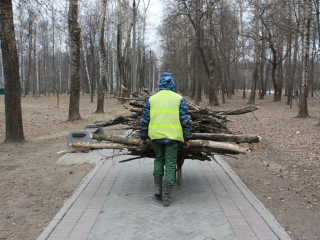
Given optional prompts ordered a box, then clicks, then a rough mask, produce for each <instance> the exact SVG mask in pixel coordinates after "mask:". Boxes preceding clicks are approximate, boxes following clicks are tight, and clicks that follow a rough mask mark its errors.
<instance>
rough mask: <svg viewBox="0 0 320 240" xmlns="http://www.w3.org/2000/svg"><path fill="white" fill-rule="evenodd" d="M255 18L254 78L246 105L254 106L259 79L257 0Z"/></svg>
mask: <svg viewBox="0 0 320 240" xmlns="http://www.w3.org/2000/svg"><path fill="white" fill-rule="evenodd" d="M254 5H255V16H254V22H255V26H254V27H255V30H254V31H255V44H254V48H255V65H256V66H255V71H256V73H254V76H253V78H252V85H251V93H250V99H249V102H248V104H254V103H255V97H256V82H257V80H258V79H259V73H258V67H259V58H260V54H259V53H260V51H259V0H255V2H254Z"/></svg>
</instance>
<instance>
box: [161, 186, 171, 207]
mask: <svg viewBox="0 0 320 240" xmlns="http://www.w3.org/2000/svg"><path fill="white" fill-rule="evenodd" d="M171 190H172V186H168V185H164V186H163V191H162V204H163V206H165V207H167V206H170V203H171Z"/></svg>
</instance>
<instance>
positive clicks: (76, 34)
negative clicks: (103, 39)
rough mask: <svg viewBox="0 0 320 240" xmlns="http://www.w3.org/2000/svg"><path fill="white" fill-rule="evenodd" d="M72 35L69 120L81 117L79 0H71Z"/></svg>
mask: <svg viewBox="0 0 320 240" xmlns="http://www.w3.org/2000/svg"><path fill="white" fill-rule="evenodd" d="M68 27H69V37H70V58H71V59H70V76H71V77H70V78H71V90H70V102H69V117H68V121H74V120H78V119H81V117H80V113H79V105H80V32H81V29H80V28H79V24H78V0H70V2H69V13H68Z"/></svg>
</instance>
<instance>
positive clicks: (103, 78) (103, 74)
mask: <svg viewBox="0 0 320 240" xmlns="http://www.w3.org/2000/svg"><path fill="white" fill-rule="evenodd" d="M101 3H102V5H101V15H100V21H99V50H100V81H99V82H100V84H99V85H100V86H99V92H98V100H97V110H96V111H95V113H103V112H104V92H105V89H106V84H107V74H108V73H107V52H106V48H105V45H104V23H105V20H106V11H107V0H102V2H101Z"/></svg>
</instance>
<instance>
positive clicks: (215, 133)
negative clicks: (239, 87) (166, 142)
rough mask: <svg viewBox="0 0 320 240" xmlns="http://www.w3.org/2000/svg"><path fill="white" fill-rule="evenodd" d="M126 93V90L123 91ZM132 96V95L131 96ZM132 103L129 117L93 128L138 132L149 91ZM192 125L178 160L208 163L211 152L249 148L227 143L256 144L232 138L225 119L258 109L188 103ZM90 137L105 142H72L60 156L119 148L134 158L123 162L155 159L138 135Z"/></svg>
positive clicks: (250, 137) (256, 138) (256, 139)
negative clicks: (220, 108)
mask: <svg viewBox="0 0 320 240" xmlns="http://www.w3.org/2000/svg"><path fill="white" fill-rule="evenodd" d="M122 88H123V89H125V90H126V91H127V92H128V93H131V92H130V91H129V90H127V89H126V88H124V87H123V86H122ZM131 94H132V93H131ZM132 95H133V96H134V98H133V99H134V100H135V101H134V102H130V103H129V104H130V106H132V108H130V111H131V113H132V114H131V115H130V116H118V117H116V118H115V119H112V120H109V121H106V122H99V123H97V124H96V125H97V126H102V127H107V126H113V125H117V124H124V125H127V126H128V129H131V130H132V132H137V130H139V129H140V120H141V115H142V110H143V106H144V104H145V102H146V101H147V99H148V98H149V97H150V94H149V92H148V91H144V92H140V93H133V94H132ZM187 104H188V107H189V112H190V116H191V123H192V135H193V136H192V140H191V141H190V142H191V148H189V149H188V150H187V151H184V149H183V148H182V146H179V151H178V159H179V158H181V159H182V158H184V159H198V160H202V161H203V160H208V161H210V160H211V159H212V157H211V153H212V152H214V153H219V154H245V153H246V152H247V151H248V149H246V148H244V147H241V146H240V145H234V144H230V143H226V142H235V143H251V142H259V141H260V140H261V138H260V137H259V136H256V135H234V134H232V133H231V132H230V131H229V130H228V128H227V126H226V123H227V122H234V121H233V120H231V119H229V118H227V116H228V115H235V114H244V113H248V112H252V111H255V110H257V109H258V108H257V107H249V108H244V109H239V110H235V111H231V110H229V111H212V110H210V109H209V108H206V109H202V108H201V107H199V106H197V105H195V104H193V103H190V102H188V101H187ZM91 138H92V139H96V140H104V142H73V143H71V146H72V148H71V149H68V150H63V151H60V152H59V153H60V154H64V153H68V152H74V151H87V150H90V149H103V148H108V149H120V150H121V151H122V152H124V153H123V154H130V155H134V156H135V157H134V158H131V159H128V160H125V161H130V160H133V159H138V158H142V157H152V158H153V157H154V156H155V154H154V150H153V147H152V144H151V141H150V140H148V141H147V142H148V147H147V148H146V149H141V147H140V145H139V139H137V138H139V134H136V136H132V135H131V138H128V137H120V136H108V135H99V134H94V133H91Z"/></svg>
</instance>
